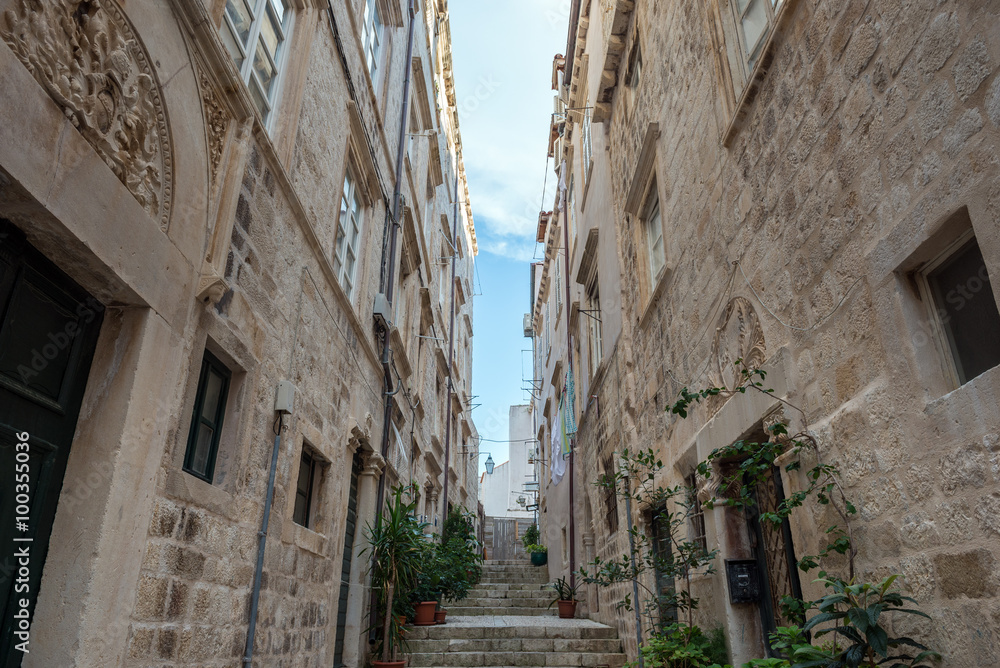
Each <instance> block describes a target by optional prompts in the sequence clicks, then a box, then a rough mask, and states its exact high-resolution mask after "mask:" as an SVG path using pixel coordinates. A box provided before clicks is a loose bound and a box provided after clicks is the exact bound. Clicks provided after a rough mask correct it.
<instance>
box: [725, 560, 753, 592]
mask: <svg viewBox="0 0 1000 668" xmlns="http://www.w3.org/2000/svg"><path fill="white" fill-rule="evenodd" d="M726 578H727V579H728V581H729V602H730V603H757V602H758V601H760V569H759V568H758V567H757V561H756V560H755V559H726Z"/></svg>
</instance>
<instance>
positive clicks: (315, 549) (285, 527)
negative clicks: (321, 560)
mask: <svg viewBox="0 0 1000 668" xmlns="http://www.w3.org/2000/svg"><path fill="white" fill-rule="evenodd" d="M281 542H283V543H288V544H289V545H294V546H295V547H298V548H301V549H303V550H305V551H306V552H310V553H312V554H315V555H316V556H318V557H329V556H330V555H329V546H330V541H329V540H328V539H327V537H326V536H324V535H323V534H321V533H317V532H315V531H313V530H312V529H307V528H306V527H304V526H301V525H299V524H296V523H295V522H294V521H293V520H290V519H285V521H284V522H283V524H282V527H281Z"/></svg>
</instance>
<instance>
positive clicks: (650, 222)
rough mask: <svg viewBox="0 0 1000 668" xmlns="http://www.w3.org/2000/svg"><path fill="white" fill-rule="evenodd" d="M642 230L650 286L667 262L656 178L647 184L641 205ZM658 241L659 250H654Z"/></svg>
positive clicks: (654, 283)
mask: <svg viewBox="0 0 1000 668" xmlns="http://www.w3.org/2000/svg"><path fill="white" fill-rule="evenodd" d="M642 231H643V236H645V238H646V254H647V255H648V259H649V280H650V288H652V287H653V286H655V285H656V280H657V279H658V278H659V277H660V273H661V272H662V271H663V267H665V266H666V264H667V254H666V248H665V245H666V239H664V235H663V216H662V209H661V207H660V193H659V191H658V190H657V182H656V179H653V181H652V183H651V185H650V186H649V193H648V194H647V195H646V204H645V206H644V207H643V215H642ZM657 242H659V244H660V251H659V253H657V252H656V244H657Z"/></svg>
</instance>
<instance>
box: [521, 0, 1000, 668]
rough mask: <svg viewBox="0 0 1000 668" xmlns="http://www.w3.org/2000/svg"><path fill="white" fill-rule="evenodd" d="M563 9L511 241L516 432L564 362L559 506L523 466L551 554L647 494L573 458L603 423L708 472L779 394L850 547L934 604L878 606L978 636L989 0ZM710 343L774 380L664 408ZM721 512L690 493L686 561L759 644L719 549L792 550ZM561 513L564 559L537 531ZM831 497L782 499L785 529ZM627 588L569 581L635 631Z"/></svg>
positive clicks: (991, 605) (772, 568) (987, 446)
mask: <svg viewBox="0 0 1000 668" xmlns="http://www.w3.org/2000/svg"><path fill="white" fill-rule="evenodd" d="M570 23H571V24H570V29H569V37H570V39H569V43H568V47H567V54H566V57H562V56H560V57H558V58H557V59H556V63H555V70H556V74H557V77H556V78H557V94H558V95H559V99H560V101H561V104H562V105H563V113H561V114H556V115H555V116H554V117H553V132H552V136H553V143H552V146H551V147H550V152H551V155H552V156H553V158H554V161H555V164H556V165H557V166H559V169H560V173H559V175H558V176H559V178H560V180H561V182H562V185H563V186H564V188H563V189H562V190H561V194H560V196H558V197H557V198H556V201H555V202H553V209H554V212H555V213H553V214H543V216H542V218H541V220H540V224H539V230H538V240H539V241H540V242H544V243H545V251H546V252H545V261H544V262H543V263H542V264H539V265H537V266H535V267H533V269H532V271H533V276H534V277H536V278H533V283H534V286H535V293H534V302H533V304H532V309H533V325H534V328H535V369H536V371H535V378H536V381H541V382H542V383H543V384H544V387H543V390H542V392H541V393H540V396H539V397H538V398H537V399H536V401H537V402H538V404H537V405H538V408H539V411H540V413H539V415H540V416H544V417H543V418H540V419H542V420H543V423H542V424H541V425H540V429H539V438H540V439H543V440H544V439H545V438H546V437H548V436H549V435H551V433H552V432H553V430H554V429H555V423H556V421H557V417H556V416H557V413H556V411H555V408H554V407H555V406H556V405H557V404H558V399H557V398H558V397H559V396H560V393H561V391H562V387H564V386H565V384H566V381H565V378H566V370H567V367H568V366H569V362H570V361H571V360H572V366H573V369H574V372H575V378H574V380H575V388H574V389H575V396H574V397H572V398H573V399H574V414H575V418H576V422H577V430H578V431H577V432H576V436H575V438H574V445H575V449H574V457H573V459H574V460H575V461H574V462H573V463H572V468H571V469H570V471H571V472H573V473H574V474H575V479H574V481H575V499H574V507H573V508H570V506H569V491H568V485H566V484H565V480H563V481H560V482H559V484H554V482H553V481H552V478H550V476H548V475H546V476H545V479H546V480H550V483H549V484H548V485H547V486H545V487H544V489H543V500H542V511H543V512H542V514H541V518H542V523H543V525H544V526H543V533H544V534H545V535H547V537H548V540H549V544H550V560H549V564H550V570H551V571H552V576H553V577H555V576H557V575H561V574H564V573H566V572H567V571H568V569H569V568H570V567H571V565H575V566H576V567H579V566H580V564H582V563H584V562H586V561H589V560H590V559H591V558H593V557H594V556H600V557H602V558H613V557H615V556H616V555H620V554H624V553H625V552H626V551H627V542H626V537H625V534H624V531H622V530H621V527H623V526H625V522H626V521H629V519H631V520H632V521H635V522H638V523H639V524H641V525H642V524H643V523H644V522H645V520H644V518H645V517H646V513H647V512H648V510H649V509H645V508H639V509H637V510H636V512H635V515H634V517H632V518H628V519H627V518H625V516H624V507H623V506H622V505H621V504H616V503H615V502H614V499H611V498H609V497H607V496H606V495H604V494H603V493H602V492H601V490H600V489H599V488H596V487H595V486H594V485H592V484H591V483H593V482H594V481H595V480H596V479H597V477H598V476H599V475H601V474H602V473H604V472H606V471H608V470H610V469H612V468H613V467H614V466H615V465H616V462H617V461H618V460H619V458H620V453H621V452H622V450H623V449H625V448H628V449H630V450H632V451H635V450H637V449H647V448H653V449H654V450H655V451H656V452H657V453H658V454H659V456H661V457H662V459H663V461H664V463H665V465H666V468H665V469H664V471H663V473H662V474H661V476H660V477H659V478H658V480H657V483H662V484H669V485H677V484H693V485H694V487H695V488H696V489H700V490H701V494H700V496H701V497H702V498H705V493H706V491H707V490H706V489H705V485H706V481H705V480H704V479H698V478H694V479H692V478H691V476H692V474H693V473H694V467H695V465H696V464H697V463H698V462H699V461H702V460H704V459H705V458H706V457H707V456H708V455H709V454H710V453H711V452H712V451H713V450H715V449H717V448H720V447H724V446H727V445H729V444H731V443H733V442H735V441H737V440H740V439H744V438H757V437H766V434H767V432H766V431H765V429H766V427H767V426H768V425H771V424H773V423H774V421H776V420H782V421H785V422H786V423H788V425H789V429H791V430H792V431H802V430H805V431H808V432H809V433H811V434H812V435H814V436H815V438H816V439H817V442H818V443H819V452H820V455H821V456H822V458H823V460H824V461H825V462H827V463H831V464H835V465H837V466H838V467H839V468H840V470H841V474H842V481H843V484H844V486H845V489H846V491H847V494H848V496H849V497H850V498H851V500H852V501H853V502H854V504H855V505H856V506H857V508H858V515H857V517H856V518H855V520H854V522H853V532H854V537H855V546H856V547H857V549H858V550H859V551H858V555H857V566H858V569H859V571H858V572H859V575H860V576H861V577H863V578H869V579H875V578H881V577H884V576H885V575H887V574H889V573H900V574H901V575H902V576H903V579H902V583H903V585H902V586H903V588H904V589H905V590H906V593H908V594H910V595H912V596H914V597H915V598H916V599H918V600H919V602H920V607H921V609H922V610H924V611H926V612H928V613H929V614H931V615H932V617H933V621H932V622H920V623H912V622H910V623H903V622H900V623H898V624H897V626H896V631H900V632H905V633H907V634H912V635H914V636H917V637H919V638H921V639H923V640H924V641H926V642H927V644H929V645H931V646H933V647H935V648H937V649H938V650H939V651H941V653H942V654H943V655H944V663H943V665H947V666H949V667H956V668H973V667H978V666H988V665H997V664H998V663H1000V637H998V635H997V633H998V632H997V629H998V628H1000V613H998V607H997V606H998V585H1000V567H998V558H1000V530H998V524H997V521H996V517H997V515H998V510H1000V506H998V498H1000V476H998V472H997V471H998V469H997V464H998V461H1000V459H998V457H1000V455H998V452H1000V451H998V438H1000V411H998V409H997V406H998V405H1000V401H998V400H1000V368H998V367H997V364H998V362H1000V349H998V346H1000V344H998V341H1000V316H998V315H997V302H998V301H1000V299H998V297H1000V283H998V281H997V276H998V275H1000V224H998V221H1000V162H998V159H997V155H998V154H1000V151H998V148H1000V76H998V75H1000V67H998V65H1000V40H997V37H996V36H997V35H998V34H1000V8H998V6H997V5H996V4H995V3H989V2H952V1H948V0H945V1H943V2H933V1H929V0H887V1H884V2H868V1H866V0H850V1H847V2H830V1H828V0H779V1H777V2H765V1H764V0H761V1H759V2H750V3H744V2H740V3H737V2H729V1H728V0H708V1H706V2H676V3H662V2H653V1H652V0H639V1H637V2H634V3H631V2H629V3H625V2H612V1H603V0H582V1H581V2H575V3H573V11H572V13H571V19H570ZM564 202H565V203H566V206H565V207H563V203H564ZM564 210H565V213H564V212H563V211H564ZM564 225H566V226H568V228H569V234H568V236H569V243H568V244H564V243H563V238H564V234H565V231H564ZM565 253H568V260H569V271H568V272H567V271H566V269H565V267H564V264H565V262H566V256H565ZM991 279H992V281H991ZM567 283H568V285H569V290H568V296H567V292H566V285H567ZM567 302H568V304H569V305H568V307H567ZM592 314H597V315H598V316H599V317H598V318H596V319H594V318H590V317H588V316H589V315H592ZM567 326H568V327H569V328H570V330H571V331H570V337H569V341H571V343H568V342H567V335H566V330H565V328H566V327H567ZM736 360H743V361H744V362H745V363H747V364H748V365H749V366H750V367H751V368H760V369H763V370H765V371H767V381H766V383H767V385H768V386H769V388H773V389H774V396H767V395H765V394H763V393H755V392H751V393H749V394H747V395H739V394H737V395H736V396H735V397H732V398H729V399H728V400H722V399H716V400H714V401H711V402H707V403H706V404H704V405H701V406H698V407H697V408H696V410H694V412H693V413H692V414H691V415H690V416H689V417H688V418H687V419H685V420H682V419H679V418H678V417H676V416H673V415H671V414H670V413H669V412H667V411H666V410H665V409H666V408H667V407H668V406H669V405H670V404H671V403H672V402H673V401H674V400H675V398H676V397H677V395H678V392H679V391H680V390H681V389H682V388H684V387H688V388H691V389H700V388H708V387H723V386H727V387H732V386H733V384H734V383H735V382H736V378H735V377H734V375H733V374H734V368H735V367H734V365H733V362H735V361H736ZM544 420H547V422H545V421H544ZM761 435H763V436H761ZM543 447H544V446H543ZM803 459H805V458H803ZM566 463H567V464H569V463H570V462H569V461H566ZM804 463H806V462H804ZM551 464H552V462H549V461H547V465H548V466H551ZM552 468H555V467H552ZM803 468H807V467H805V466H804V467H803ZM778 481H779V482H780V483H781V487H782V488H783V489H784V490H786V491H790V490H798V489H802V488H803V487H804V485H805V480H804V479H803V476H802V474H801V473H796V472H794V471H793V472H788V471H784V470H782V471H781V472H780V479H779V480H778ZM734 513H735V511H733V510H732V509H722V508H715V509H711V510H705V511H704V522H703V527H704V537H705V541H706V546H707V547H708V548H709V549H718V550H719V557H718V560H717V563H716V570H717V571H718V572H717V574H715V575H710V576H704V575H702V576H696V577H695V585H694V586H695V593H696V594H699V595H700V596H701V608H700V610H699V621H700V622H701V624H702V625H703V626H704V627H706V628H711V627H713V626H721V627H722V628H723V629H724V631H725V634H726V637H727V640H728V643H729V649H730V652H731V656H732V659H733V663H734V665H740V664H741V663H742V662H745V661H747V660H748V659H750V658H753V657H760V656H764V654H765V652H766V651H767V650H766V647H765V637H766V632H767V630H768V628H769V627H771V626H773V625H774V622H775V616H774V615H773V614H770V615H769V614H768V612H767V609H766V606H767V603H768V602H770V600H769V597H770V598H773V595H772V594H771V592H770V590H768V589H767V587H765V592H764V594H763V595H762V597H761V598H760V599H759V600H758V602H756V603H732V602H731V594H732V592H730V591H729V588H728V583H727V579H726V577H725V572H726V566H725V563H724V560H726V559H758V563H759V564H760V565H761V567H762V568H761V570H762V571H766V572H767V574H768V575H770V574H772V573H775V572H780V571H781V569H784V571H785V575H786V576H788V577H791V575H790V572H791V571H794V570H795V569H794V567H791V568H789V563H788V560H787V559H785V562H784V563H782V558H780V557H777V556H775V552H774V551H773V550H772V549H771V548H772V546H771V545H770V544H769V543H767V542H766V541H765V542H764V543H763V546H762V548H761V549H762V550H763V551H764V552H765V553H764V554H758V552H757V551H755V550H756V548H755V547H754V544H753V542H754V541H753V538H752V537H751V536H750V535H749V532H751V531H752V530H753V520H752V518H749V517H744V516H741V515H739V514H734ZM571 514H572V516H573V518H574V520H575V527H574V531H575V543H576V544H575V553H576V557H577V558H576V560H575V564H571V563H570V559H569V558H568V557H564V558H563V559H561V560H560V559H552V557H551V555H552V554H553V549H552V547H551V545H554V544H556V543H557V541H559V540H562V538H561V536H562V535H563V532H564V530H567V529H568V528H569V525H570V521H569V518H570V516H571ZM829 520H830V518H829V517H827V516H825V515H824V514H823V513H822V512H820V511H819V510H815V511H813V510H812V509H810V510H808V511H806V512H801V513H796V514H794V515H793V516H792V518H791V522H790V527H789V533H788V536H789V540H790V545H789V547H790V548H791V549H792V550H793V551H794V555H795V556H796V557H801V556H803V555H807V554H815V553H816V552H817V551H818V550H819V548H820V547H821V546H822V543H821V539H822V538H823V536H822V535H821V533H822V532H821V529H822V528H823V527H825V526H828V525H829V524H830V521H829ZM692 531H694V527H693V526H692ZM786 556H787V555H786ZM758 557H759V558H758ZM825 565H826V566H827V567H828V568H829V569H831V570H835V571H837V572H840V573H842V574H843V573H845V570H844V569H845V564H844V562H843V561H837V560H830V561H828V562H827V563H826V564H825ZM814 573H815V571H813V572H812V573H811V574H810V575H808V576H802V577H800V578H799V579H800V582H799V583H798V585H799V588H800V590H801V593H802V595H803V596H804V597H805V598H809V599H812V598H817V597H818V596H819V595H820V594H821V593H822V589H821V588H820V587H819V585H817V584H815V583H813V582H812V580H813V577H814V575H813V574H814ZM766 582H767V581H765V584H766ZM625 593H626V591H625V590H624V589H623V590H621V591H618V590H604V591H600V592H599V591H597V590H595V589H590V590H589V591H586V596H587V607H588V611H589V614H590V615H591V616H592V617H594V618H596V619H599V620H601V621H605V622H608V623H616V624H618V625H619V626H620V628H621V630H622V632H623V633H622V637H624V638H627V639H629V640H628V641H627V646H628V647H629V651H630V652H631V653H632V654H633V655H634V653H635V651H636V641H635V633H634V622H633V621H632V618H631V616H630V615H628V614H624V613H619V612H618V611H616V609H615V605H614V604H615V602H617V601H619V600H621V598H622V596H623V595H624V594H625Z"/></svg>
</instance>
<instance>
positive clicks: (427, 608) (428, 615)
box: [413, 601, 437, 626]
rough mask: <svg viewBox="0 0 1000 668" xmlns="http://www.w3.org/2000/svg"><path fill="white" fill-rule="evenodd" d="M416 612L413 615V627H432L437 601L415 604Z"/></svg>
mask: <svg viewBox="0 0 1000 668" xmlns="http://www.w3.org/2000/svg"><path fill="white" fill-rule="evenodd" d="M416 608H417V611H416V613H415V614H414V615H413V625H414V626H434V624H436V623H437V622H435V621H434V611H435V610H436V609H437V601H424V602H422V603H417V605H416Z"/></svg>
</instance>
